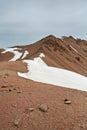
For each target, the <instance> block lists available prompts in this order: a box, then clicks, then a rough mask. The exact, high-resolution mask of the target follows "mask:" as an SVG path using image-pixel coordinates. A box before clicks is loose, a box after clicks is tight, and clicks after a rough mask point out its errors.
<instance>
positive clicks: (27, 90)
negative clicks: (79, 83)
mask: <svg viewBox="0 0 87 130" xmlns="http://www.w3.org/2000/svg"><path fill="white" fill-rule="evenodd" d="M11 48H15V53H17V54H18V55H17V56H18V57H16V58H14V53H13V52H12V50H10V51H9V50H7V49H4V48H3V49H0V130H44V129H45V130H86V129H87V92H84V91H80V90H74V89H69V88H64V87H60V86H54V85H49V84H48V85H47V84H44V83H38V82H34V81H32V80H29V79H25V78H22V77H19V76H18V75H17V72H24V73H25V72H27V66H26V63H23V62H22V60H24V59H33V58H35V57H38V56H39V55H40V53H43V54H44V55H45V57H43V58H42V59H43V60H44V61H45V63H46V64H47V65H49V66H54V67H58V68H64V69H67V70H71V71H74V72H77V73H79V74H81V75H84V76H87V41H85V40H81V39H75V38H73V37H72V36H70V37H62V38H61V39H60V38H56V37H55V36H52V35H50V36H47V37H46V38H43V39H41V40H40V41H38V42H36V43H34V44H31V45H26V46H14V47H11ZM11 48H10V49H11ZM12 58H14V59H16V60H15V61H14V59H13V62H9V61H11V60H12ZM67 100H68V103H69V104H66V103H65V101H67ZM41 104H46V105H47V111H46V112H43V111H41V110H40V109H39V106H40V105H41ZM31 108H33V109H31ZM45 109H46V108H45Z"/></svg>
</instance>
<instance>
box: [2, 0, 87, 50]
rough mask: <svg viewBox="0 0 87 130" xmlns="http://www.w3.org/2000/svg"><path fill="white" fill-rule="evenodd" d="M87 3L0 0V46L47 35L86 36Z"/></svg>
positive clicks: (84, 0) (27, 41)
mask: <svg viewBox="0 0 87 130" xmlns="http://www.w3.org/2000/svg"><path fill="white" fill-rule="evenodd" d="M86 5H87V0H83V1H82V0H66V1H65V0H55V1H53V0H44V1H43V0H32V1H30V0H15V1H14V0H3V1H2V0H0V47H3V46H10V45H16V44H19V45H21V44H26V43H32V42H35V41H36V40H39V39H40V38H42V37H44V36H46V35H49V34H53V35H56V36H57V37H58V36H59V37H60V36H63V35H73V36H75V37H80V38H83V39H87V30H86V28H87V18H86V14H87V7H86ZM2 43H3V44H2Z"/></svg>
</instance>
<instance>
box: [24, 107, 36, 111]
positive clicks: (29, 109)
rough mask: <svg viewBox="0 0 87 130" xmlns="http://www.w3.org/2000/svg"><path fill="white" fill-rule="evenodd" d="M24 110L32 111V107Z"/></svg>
mask: <svg viewBox="0 0 87 130" xmlns="http://www.w3.org/2000/svg"><path fill="white" fill-rule="evenodd" d="M26 110H27V112H32V111H34V108H32V107H31V108H27V109H26Z"/></svg>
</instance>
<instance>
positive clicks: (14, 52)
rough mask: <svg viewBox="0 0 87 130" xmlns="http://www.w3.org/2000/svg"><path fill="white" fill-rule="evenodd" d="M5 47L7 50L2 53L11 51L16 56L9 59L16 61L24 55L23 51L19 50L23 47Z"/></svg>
mask: <svg viewBox="0 0 87 130" xmlns="http://www.w3.org/2000/svg"><path fill="white" fill-rule="evenodd" d="M4 49H5V51H3V52H2V53H6V52H11V53H13V54H14V57H13V58H12V59H11V60H9V61H16V60H18V59H19V58H20V57H21V56H22V53H21V52H18V50H21V48H4Z"/></svg>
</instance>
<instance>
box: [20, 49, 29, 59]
mask: <svg viewBox="0 0 87 130" xmlns="http://www.w3.org/2000/svg"><path fill="white" fill-rule="evenodd" d="M28 54H29V52H28V51H27V50H26V51H25V52H24V54H23V56H22V58H21V59H24V58H25V57H26V56H27V55H28Z"/></svg>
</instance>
